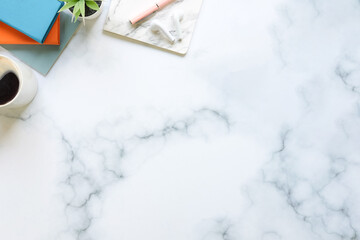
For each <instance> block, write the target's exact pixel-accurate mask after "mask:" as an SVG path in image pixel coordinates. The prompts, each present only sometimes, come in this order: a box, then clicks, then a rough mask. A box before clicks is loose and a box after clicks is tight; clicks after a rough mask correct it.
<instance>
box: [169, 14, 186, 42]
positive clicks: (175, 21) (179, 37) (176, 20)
mask: <svg viewBox="0 0 360 240" xmlns="http://www.w3.org/2000/svg"><path fill="white" fill-rule="evenodd" d="M183 18H184V15H183V14H179V13H177V12H175V13H174V14H173V15H172V16H171V19H172V22H173V24H174V26H175V29H176V33H177V40H178V41H181V40H182V38H183V35H182V30H181V27H180V22H181V21H182V20H183Z"/></svg>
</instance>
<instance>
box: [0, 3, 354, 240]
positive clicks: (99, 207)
mask: <svg viewBox="0 0 360 240" xmlns="http://www.w3.org/2000/svg"><path fill="white" fill-rule="evenodd" d="M105 4H106V7H107V8H106V9H107V10H109V11H111V8H110V9H109V8H108V7H109V4H110V3H109V2H105ZM159 13H160V12H159ZM214 13H216V16H218V17H216V18H215V17H214ZM110 15H111V14H110ZM107 16H108V15H107V13H106V11H105V12H104V13H103V14H102V16H101V18H100V19H98V20H96V21H95V22H90V21H89V22H87V23H86V26H85V27H82V28H81V29H80V30H79V32H78V33H77V34H76V35H75V36H74V38H73V40H72V41H71V42H70V44H69V46H68V47H67V48H66V49H65V51H64V53H63V55H62V56H61V57H60V58H59V61H58V63H57V64H56V65H55V66H54V68H53V70H52V71H51V72H50V74H49V75H48V76H47V77H46V78H44V77H42V76H40V75H38V77H39V89H40V90H39V93H38V95H37V97H36V98H35V100H34V102H33V103H32V104H31V105H29V106H28V107H27V108H24V109H19V110H17V111H6V112H1V113H0V238H1V239H11V240H23V239H27V240H42V239H44V240H51V239H55V240H89V239H93V240H97V239H101V240H118V239H132V240H143V239H159V240H167V239H175V240H183V239H189V240H237V239H259V240H281V239H282V240H284V239H291V240H304V239H309V240H357V239H359V238H360V237H359V236H360V233H359V231H360V205H359V202H360V188H359V187H358V183H359V182H360V174H359V173H360V45H359V42H360V3H359V1H357V0H347V1H341V0H308V1H307V0H305V1H296V0H288V1H285V0H275V1H265V0H255V1H226V4H224V2H221V3H220V2H219V1H215V0H208V1H204V4H203V7H202V12H201V18H199V21H198V23H197V25H198V26H197V29H196V34H195V35H194V38H193V41H192V46H191V51H189V53H188V54H187V55H186V56H185V57H184V58H179V57H178V56H174V55H173V54H169V53H167V52H164V51H158V50H157V49H153V48H148V47H144V46H142V45H140V44H133V43H132V42H129V41H123V40H121V39H118V38H116V37H114V36H113V35H109V34H107V33H104V32H102V29H103V25H104V22H105V21H107V20H106V18H107ZM214 28H216V29H217V32H216V34H214ZM1 51H3V50H2V49H1V50H0V52H1ZM139 56H141V57H139ZM158 66H162V71H160V70H159V68H158ZM74 69H76V71H74Z"/></svg>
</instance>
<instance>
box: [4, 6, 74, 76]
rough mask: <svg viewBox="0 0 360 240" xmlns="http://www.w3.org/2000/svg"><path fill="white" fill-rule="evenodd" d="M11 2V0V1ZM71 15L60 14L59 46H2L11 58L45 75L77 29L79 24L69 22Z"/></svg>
mask: <svg viewBox="0 0 360 240" xmlns="http://www.w3.org/2000/svg"><path fill="white" fill-rule="evenodd" d="M0 1H3V0H0ZM11 1H12V0H11ZM71 16H72V15H71V14H68V13H61V16H60V45H59V46H56V45H2V47H3V48H5V49H6V50H8V51H9V52H10V53H11V54H12V55H13V56H15V57H16V58H18V59H19V60H20V61H22V62H24V63H25V64H27V65H29V66H30V67H32V68H33V69H35V70H36V71H38V72H39V73H41V74H43V75H46V74H47V73H48V72H49V71H50V69H51V67H52V66H53V65H54V64H55V62H56V60H57V59H58V57H59V56H60V55H61V53H62V51H63V50H64V48H65V47H66V45H67V44H68V42H69V41H70V39H71V37H72V36H73V35H74V34H75V32H76V30H77V29H78V28H79V25H80V22H79V21H77V22H75V23H73V22H71Z"/></svg>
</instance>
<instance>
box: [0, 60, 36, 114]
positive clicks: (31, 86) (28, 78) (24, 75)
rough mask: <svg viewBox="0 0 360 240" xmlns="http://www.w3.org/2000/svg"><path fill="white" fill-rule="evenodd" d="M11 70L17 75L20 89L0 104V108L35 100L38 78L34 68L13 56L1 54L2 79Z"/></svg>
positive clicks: (0, 70)
mask: <svg viewBox="0 0 360 240" xmlns="http://www.w3.org/2000/svg"><path fill="white" fill-rule="evenodd" d="M9 72H13V73H14V74H15V75H16V76H17V78H18V80H19V89H18V91H17V93H16V95H15V97H13V98H12V99H11V100H10V101H8V102H6V103H4V104H0V110H1V109H4V108H17V107H23V106H25V105H27V104H29V103H30V102H31V101H32V100H33V98H34V97H35V95H36V92H37V80H36V77H35V75H34V73H33V71H32V69H30V68H29V67H28V66H26V65H25V64H23V63H22V62H20V61H18V60H16V59H14V58H13V57H11V56H6V55H3V54H0V81H1V79H2V78H3V77H4V75H5V74H7V73H9Z"/></svg>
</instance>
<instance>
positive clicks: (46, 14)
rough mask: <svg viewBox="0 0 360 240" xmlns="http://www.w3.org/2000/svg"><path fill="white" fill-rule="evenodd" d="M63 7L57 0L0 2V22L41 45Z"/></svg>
mask: <svg viewBox="0 0 360 240" xmlns="http://www.w3.org/2000/svg"><path fill="white" fill-rule="evenodd" d="M63 5H64V3H63V2H59V1H57V0H0V21H1V22H4V23H5V24H7V25H9V26H11V27H13V28H15V29H17V30H18V31H20V32H22V33H24V34H25V35H27V36H29V37H30V38H32V39H34V40H35V41H37V42H39V43H43V42H44V41H45V39H46V36H47V35H48V33H49V31H50V29H51V28H52V26H53V24H54V22H55V20H56V18H57V15H58V11H59V10H60V8H61V7H62V6H63Z"/></svg>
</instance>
